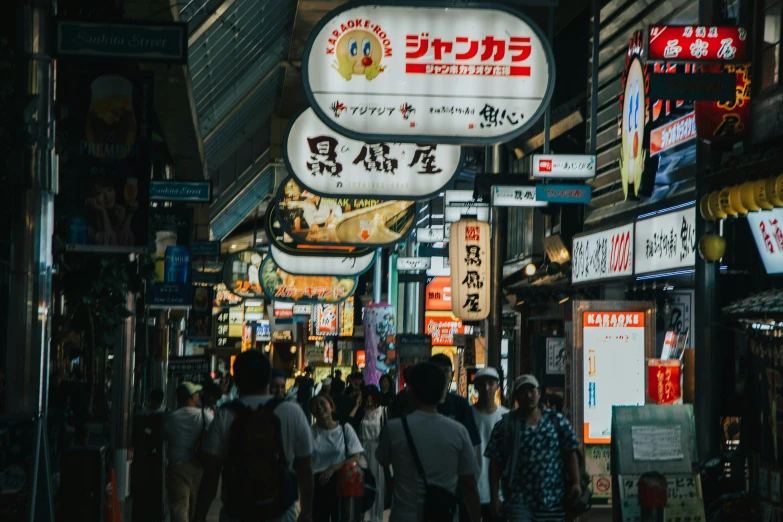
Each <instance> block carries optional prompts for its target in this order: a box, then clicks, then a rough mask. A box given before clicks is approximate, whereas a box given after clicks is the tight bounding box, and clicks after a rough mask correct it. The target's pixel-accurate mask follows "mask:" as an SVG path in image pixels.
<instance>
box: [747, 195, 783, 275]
mask: <svg viewBox="0 0 783 522" xmlns="http://www.w3.org/2000/svg"><path fill="white" fill-rule="evenodd" d="M781 224H783V208H776V209H773V210H770V211H767V212H749V213H748V225H750V233H751V234H752V235H753V240H754V241H755V242H756V249H757V250H758V252H759V255H760V256H761V261H762V262H763V263H764V269H765V270H766V271H767V273H768V274H780V273H783V230H781V226H780V225H781Z"/></svg>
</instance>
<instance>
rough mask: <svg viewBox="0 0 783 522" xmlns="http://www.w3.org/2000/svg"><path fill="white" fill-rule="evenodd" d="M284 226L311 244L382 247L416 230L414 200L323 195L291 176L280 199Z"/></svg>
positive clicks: (284, 184)
mask: <svg viewBox="0 0 783 522" xmlns="http://www.w3.org/2000/svg"><path fill="white" fill-rule="evenodd" d="M277 209H278V217H279V218H280V226H281V228H282V229H283V231H284V232H285V233H287V234H288V235H289V236H291V237H292V238H293V239H294V240H295V241H297V242H299V243H304V244H311V245H337V246H355V247H372V248H380V247H384V246H390V245H392V244H394V243H396V242H398V241H400V240H402V239H405V237H407V236H408V234H409V233H410V231H411V230H412V229H413V221H414V217H415V214H416V204H415V202H413V201H397V200H382V199H371V198H368V199H358V198H339V199H333V198H322V197H321V196H316V195H315V194H313V193H311V192H309V191H307V190H303V189H302V188H301V187H300V186H299V184H298V183H297V182H296V181H295V180H293V179H290V178H289V179H288V180H287V181H285V182H283V183H282V184H281V186H280V193H279V195H278V198H277Z"/></svg>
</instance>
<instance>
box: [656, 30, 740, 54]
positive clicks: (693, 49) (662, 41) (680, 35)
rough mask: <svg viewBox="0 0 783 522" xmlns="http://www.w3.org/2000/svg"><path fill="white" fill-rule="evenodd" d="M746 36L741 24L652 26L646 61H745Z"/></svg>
mask: <svg viewBox="0 0 783 522" xmlns="http://www.w3.org/2000/svg"><path fill="white" fill-rule="evenodd" d="M747 36H748V35H747V32H746V31H745V29H744V28H742V27H715V26H710V27H708V26H652V27H650V28H649V53H648V60H651V61H656V60H660V61H665V60H689V61H723V62H727V61H733V60H744V59H746V57H747V51H748V42H747Z"/></svg>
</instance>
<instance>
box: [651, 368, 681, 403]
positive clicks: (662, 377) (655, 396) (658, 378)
mask: <svg viewBox="0 0 783 522" xmlns="http://www.w3.org/2000/svg"><path fill="white" fill-rule="evenodd" d="M681 369H682V366H681V363H680V361H679V360H671V361H662V360H661V359H649V360H648V361H647V396H648V397H649V398H650V400H652V401H653V402H654V403H655V404H679V403H680V402H682V386H681V382H682V381H681V379H682V373H681V372H682V370H681Z"/></svg>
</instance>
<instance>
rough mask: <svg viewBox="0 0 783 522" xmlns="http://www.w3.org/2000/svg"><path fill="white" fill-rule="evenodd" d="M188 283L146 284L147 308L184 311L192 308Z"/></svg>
mask: <svg viewBox="0 0 783 522" xmlns="http://www.w3.org/2000/svg"><path fill="white" fill-rule="evenodd" d="M190 291H191V286H190V284H188V283H152V282H148V283H147V296H146V298H147V306H148V307H149V308H151V309H179V310H186V309H188V308H190V307H191V306H192V302H191V298H190V295H191V294H190Z"/></svg>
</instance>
